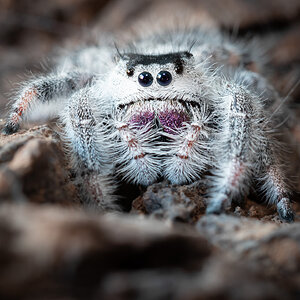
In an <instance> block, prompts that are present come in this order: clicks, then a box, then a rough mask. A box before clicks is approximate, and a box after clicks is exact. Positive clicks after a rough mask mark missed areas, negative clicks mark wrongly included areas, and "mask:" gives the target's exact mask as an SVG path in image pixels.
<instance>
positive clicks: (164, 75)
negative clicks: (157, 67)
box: [156, 71, 172, 86]
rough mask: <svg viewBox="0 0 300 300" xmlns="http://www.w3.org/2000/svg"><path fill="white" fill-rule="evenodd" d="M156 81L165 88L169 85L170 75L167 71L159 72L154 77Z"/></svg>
mask: <svg viewBox="0 0 300 300" xmlns="http://www.w3.org/2000/svg"><path fill="white" fill-rule="evenodd" d="M156 80H157V82H158V83H159V84H160V85H163V86H165V85H168V84H170V83H171V81H172V75H171V73H170V72H168V71H160V72H159V73H158V74H157V76H156Z"/></svg>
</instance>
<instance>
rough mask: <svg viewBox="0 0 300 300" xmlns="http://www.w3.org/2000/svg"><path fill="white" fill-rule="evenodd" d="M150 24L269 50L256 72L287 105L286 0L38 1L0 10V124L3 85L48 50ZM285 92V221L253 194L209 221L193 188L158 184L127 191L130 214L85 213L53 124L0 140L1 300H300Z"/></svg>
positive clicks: (293, 39)
mask: <svg viewBox="0 0 300 300" xmlns="http://www.w3.org/2000/svg"><path fill="white" fill-rule="evenodd" d="M158 16H160V17H163V19H164V26H172V24H174V23H172V22H181V21H182V20H181V19H183V20H184V19H186V18H188V20H189V22H190V24H194V23H201V24H202V25H203V26H206V27H208V28H210V27H218V28H220V29H221V30H224V31H226V32H229V33H231V34H232V35H234V36H236V37H237V38H238V39H243V38H250V37H253V38H255V39H256V40H257V44H258V45H260V47H264V48H266V49H267V50H266V52H267V53H266V57H267V61H266V68H265V69H264V70H260V71H261V72H262V73H263V74H264V75H265V76H267V77H268V78H269V79H270V80H271V82H272V83H273V84H274V86H275V87H276V88H277V89H278V91H279V92H280V93H281V95H282V96H283V97H285V96H286V95H287V94H288V93H289V91H290V90H291V89H292V88H293V86H295V83H296V82H297V80H299V78H300V68H299V67H300V51H299V49H300V2H299V1H296V0H289V1H283V0H276V1H267V0H263V1H246V0H225V1H217V0H213V1H212V0H207V1H205V0H203V1H192V0H189V1H171V0H170V1H169V0H165V1H156V0H155V1H147V0H146V1H140V2H139V1H129V0H122V1H95V0H88V1H83V0H67V1H48V2H45V1H41V0H38V1H35V5H34V6H33V5H32V3H31V1H22V2H19V1H17V0H6V1H2V2H0V25H1V28H2V29H1V31H0V40H1V43H0V90H1V95H0V109H1V115H0V117H2V118H4V115H5V109H4V107H5V105H6V103H7V102H8V99H9V97H7V96H6V95H7V93H9V91H10V90H11V86H14V85H15V84H16V83H18V82H20V81H22V80H23V79H24V78H20V77H18V76H19V75H20V74H21V75H22V74H24V73H25V71H26V70H32V72H34V73H36V72H40V71H41V70H42V67H39V66H38V64H39V63H40V62H41V61H44V62H45V59H46V63H47V64H49V65H51V59H49V60H48V58H51V55H52V54H51V53H55V52H56V51H57V50H56V49H57V48H59V47H63V46H64V45H65V44H67V45H68V46H70V45H77V44H79V43H80V40H86V41H89V40H90V39H92V38H93V37H94V36H95V35H101V33H103V32H105V33H107V32H111V33H114V34H116V35H119V36H120V40H119V41H118V42H120V43H121V42H122V39H125V40H126V37H124V34H123V33H124V32H126V31H128V30H131V29H136V28H137V27H139V25H140V24H142V23H143V20H145V18H150V19H151V18H152V19H154V20H155V18H158ZM83 25H84V26H83ZM153 26H155V25H153ZM130 28H131V29H130ZM158 29H159V28H158ZM47 61H49V63H48V62H47ZM289 96H290V97H289V98H290V99H289V105H290V107H291V108H292V115H291V117H290V120H289V121H288V122H289V128H290V131H289V133H288V134H289V136H290V139H291V141H292V143H291V144H292V147H291V152H290V153H289V155H288V156H289V160H291V161H292V165H293V171H292V175H291V176H293V178H294V180H293V181H294V182H295V185H294V186H295V187H294V191H295V193H294V195H293V199H294V200H295V203H294V209H295V211H296V213H297V215H296V220H295V223H293V224H285V223H282V222H281V220H280V219H279V218H278V216H277V213H276V211H275V209H274V208H273V207H270V206H267V205H265V204H264V203H262V199H260V197H259V196H257V195H255V193H251V195H249V197H247V198H245V199H243V201H242V202H240V203H234V205H233V206H232V208H231V209H230V210H228V211H227V212H226V214H223V215H220V216H206V215H205V208H206V203H205V200H204V194H205V188H204V186H203V183H202V182H201V181H200V182H195V183H193V184H191V185H185V186H172V185H169V184H168V183H167V182H160V183H156V184H153V185H151V186H149V187H148V188H147V189H145V190H143V189H140V190H138V195H137V196H131V198H130V197H129V196H128V195H129V194H128V195H127V193H126V192H125V191H126V189H125V188H124V189H121V196H122V197H123V198H126V196H127V198H128V199H126V201H127V202H128V203H129V204H130V205H129V209H128V210H129V211H128V212H126V213H115V214H103V213H100V212H97V211H93V210H91V209H89V208H88V207H85V205H84V203H81V200H80V198H79V189H80V182H78V178H76V176H75V174H74V172H73V171H72V169H71V168H70V164H69V157H68V155H66V153H65V149H64V146H63V143H62V141H61V139H60V135H59V133H60V129H59V128H58V127H57V126H55V124H53V123H49V124H46V125H44V124H43V125H38V126H34V125H33V124H27V125H24V126H23V127H22V130H20V131H19V132H18V133H16V134H13V135H11V136H5V135H2V134H1V135H0V299H26V300H27V299H28V300H35V299H47V300H48V299H49V300H50V299H51V300H52V299H53V300H54V299H55V300H63V299H64V300H65V299H149V300H150V299H151V300H152V299H180V300H186V299H188V300H190V299H191V300H194V299H249V300H250V299H251V300H252V299H299V297H300V204H299V191H300V180H299V159H298V157H299V153H300V146H299V145H300V119H299V117H300V105H299V103H300V85H299V86H296V87H295V88H294V89H293V90H292V92H291V93H290V95H289ZM2 127H3V121H1V122H0V129H1V128H2ZM129 189H130V187H129ZM122 193H123V194H122ZM132 195H133V194H132ZM129 198H130V199H129ZM131 202H132V205H131ZM130 208H131V209H130Z"/></svg>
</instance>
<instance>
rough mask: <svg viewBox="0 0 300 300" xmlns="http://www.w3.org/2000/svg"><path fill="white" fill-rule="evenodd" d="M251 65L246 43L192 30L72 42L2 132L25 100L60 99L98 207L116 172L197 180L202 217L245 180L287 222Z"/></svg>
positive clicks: (272, 105) (265, 95)
mask: <svg viewBox="0 0 300 300" xmlns="http://www.w3.org/2000/svg"><path fill="white" fill-rule="evenodd" d="M254 61H255V57H254V56H253V55H252V53H251V51H250V52H249V51H247V47H242V46H241V45H237V44H235V43H232V42H231V41H230V39H228V38H225V37H224V36H223V35H222V34H219V33H217V32H203V31H201V29H198V28H196V29H192V30H185V31H182V32H181V31H177V32H173V33H172V32H171V33H170V32H168V33H165V34H159V35H158V34H154V35H150V36H148V37H147V38H142V39H138V40H136V41H133V42H132V43H130V45H127V46H124V47H122V48H121V49H119V50H117V49H116V47H112V46H109V45H107V46H103V45H101V46H90V47H85V48H81V49H80V50H77V51H75V52H73V53H71V54H70V55H69V56H68V57H64V58H63V59H61V60H60V62H59V63H58V64H57V68H56V69H55V70H54V71H53V72H52V73H51V74H49V75H46V76H45V77H40V78H37V79H34V80H31V81H29V82H27V83H26V85H25V86H24V88H23V89H22V90H21V91H20V93H19V96H18V98H17V99H16V101H15V103H14V104H13V108H12V111H11V113H10V116H9V119H8V121H7V123H6V125H5V129H4V132H5V133H6V134H11V133H14V132H16V131H17V130H18V127H19V124H20V122H21V120H22V119H23V118H24V117H25V116H27V115H28V112H29V110H30V108H31V107H32V106H33V104H37V103H45V102H49V101H54V100H55V101H64V103H65V109H64V110H63V111H58V112H57V114H58V115H59V116H60V117H61V120H62V122H63V123H64V132H65V139H66V141H67V143H68V146H69V148H70V151H71V155H72V158H73V161H74V165H75V166H76V168H77V169H78V170H79V171H80V173H82V172H83V173H84V175H83V181H84V187H85V188H84V196H85V197H87V198H88V199H90V200H89V201H95V202H96V203H98V205H99V206H100V207H101V208H103V209H111V208H113V207H114V204H113V203H114V196H113V194H114V191H115V178H116V176H121V177H122V178H123V179H124V180H127V181H129V182H132V183H136V184H142V185H149V184H151V183H153V182H155V181H157V180H158V179H161V178H164V179H166V180H168V181H169V182H170V183H172V184H184V183H188V182H193V181H196V180H199V179H200V180H204V179H205V181H206V182H208V194H207V199H208V206H207V213H220V212H222V211H223V210H224V209H225V208H226V207H228V206H230V205H231V201H232V199H234V198H239V197H242V196H245V195H246V194H247V193H248V192H249V189H250V187H251V186H252V185H253V184H254V182H255V183H256V184H257V189H259V190H260V191H262V192H264V193H265V196H266V199H267V201H268V202H269V203H271V204H275V205H277V210H278V213H279V216H280V217H281V218H282V219H283V220H285V221H287V222H291V221H293V219H294V213H293V210H292V208H291V203H290V200H289V193H290V192H289V189H288V187H287V184H286V176H285V175H284V171H283V168H282V163H281V159H280V153H281V149H280V147H279V144H278V142H277V141H276V139H275V138H274V133H276V130H275V128H277V127H278V126H277V125H278V124H279V119H281V117H282V110H276V107H277V106H278V105H279V103H280V101H281V99H280V97H279V96H278V94H277V93H276V91H275V90H274V89H273V88H272V86H271V85H270V84H268V83H267V81H266V79H265V78H263V77H262V76H261V75H259V74H258V73H256V72H254V71H253V70H252V71H251V69H252V68H251V67H252V66H253V62H254ZM274 111H276V113H274ZM280 111H281V112H280Z"/></svg>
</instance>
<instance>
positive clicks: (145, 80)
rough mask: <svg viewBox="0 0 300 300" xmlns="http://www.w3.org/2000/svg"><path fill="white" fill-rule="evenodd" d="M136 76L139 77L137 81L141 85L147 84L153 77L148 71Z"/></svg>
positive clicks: (149, 83)
mask: <svg viewBox="0 0 300 300" xmlns="http://www.w3.org/2000/svg"><path fill="white" fill-rule="evenodd" d="M138 78H139V83H140V85H142V86H149V85H151V84H152V82H153V77H152V75H151V74H150V73H149V72H142V73H141V74H140V75H139V77H138Z"/></svg>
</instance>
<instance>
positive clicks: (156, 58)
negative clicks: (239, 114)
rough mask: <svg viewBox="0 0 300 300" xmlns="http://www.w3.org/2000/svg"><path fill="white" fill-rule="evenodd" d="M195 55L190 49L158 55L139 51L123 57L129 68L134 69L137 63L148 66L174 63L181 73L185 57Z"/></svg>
mask: <svg viewBox="0 0 300 300" xmlns="http://www.w3.org/2000/svg"><path fill="white" fill-rule="evenodd" d="M192 56H193V55H192V54H191V53H190V52H188V51H183V52H174V53H167V54H158V55H143V54H138V53H125V54H124V55H122V59H124V60H127V61H128V62H127V64H126V65H127V69H128V70H130V69H134V67H135V66H137V65H143V66H148V65H151V64H159V65H165V64H168V63H173V64H174V66H175V71H176V72H177V73H178V74H181V73H182V71H183V65H184V59H187V58H191V57H192Z"/></svg>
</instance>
